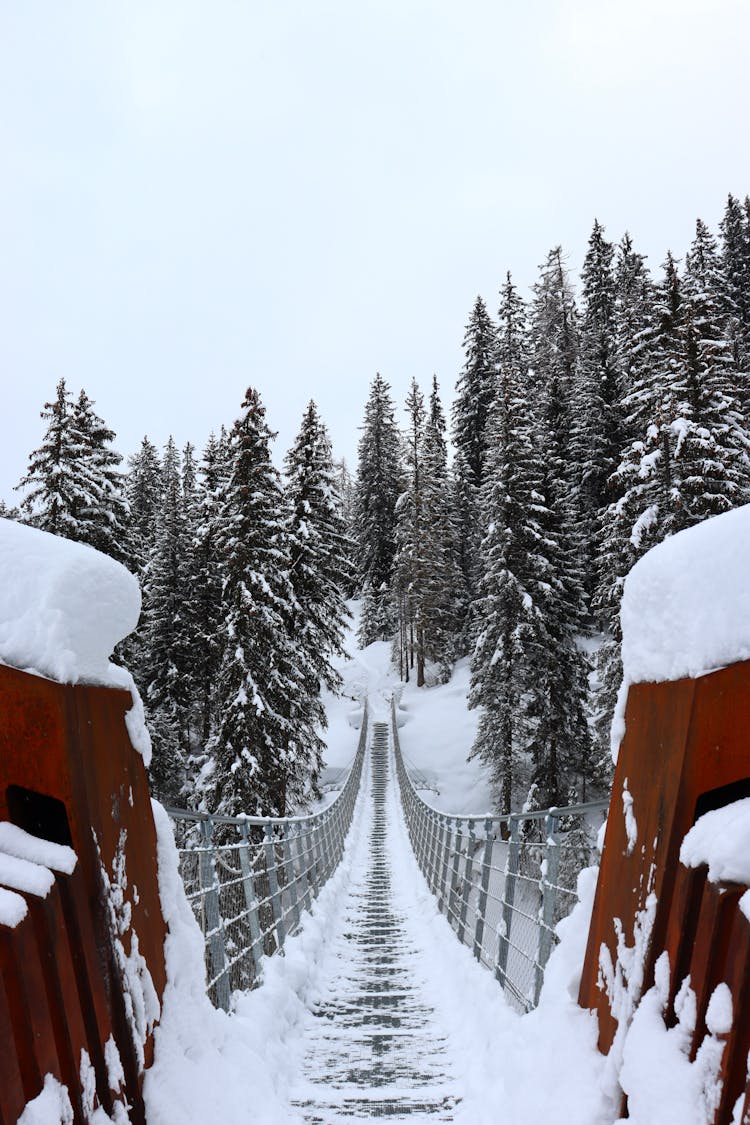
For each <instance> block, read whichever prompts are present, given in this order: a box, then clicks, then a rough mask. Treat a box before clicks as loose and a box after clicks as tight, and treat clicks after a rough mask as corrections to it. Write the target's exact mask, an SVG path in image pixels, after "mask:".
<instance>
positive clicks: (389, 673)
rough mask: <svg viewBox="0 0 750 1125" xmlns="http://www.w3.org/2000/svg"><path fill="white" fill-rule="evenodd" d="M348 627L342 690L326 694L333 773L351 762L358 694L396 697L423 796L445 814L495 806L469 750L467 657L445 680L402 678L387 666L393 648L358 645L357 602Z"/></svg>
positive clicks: (375, 703) (471, 719) (373, 699)
mask: <svg viewBox="0 0 750 1125" xmlns="http://www.w3.org/2000/svg"><path fill="white" fill-rule="evenodd" d="M349 608H350V610H351V612H352V628H351V631H350V633H349V637H348V640H347V651H348V655H349V658H348V659H347V660H340V661H339V662H338V665H337V666H338V669H339V671H340V673H341V675H342V677H343V680H344V689H343V697H341V698H337V697H335V696H332V695H330V693H326V695H325V697H324V701H325V705H326V713H327V715H328V731H327V734H326V741H327V746H328V749H327V753H326V766H327V767H328V768H329V770H330V771H331V773H333V772H334V771H336V770H338V769H340V768H341V767H344V766H348V765H349V764H350V762H351V760H352V758H353V757H354V751H355V750H356V739H355V738H354V737H353V730H354V728H355V726H358V725H359V721H360V717H361V713H360V711H359V710H358V708H357V706H356V703H355V702H354V701H355V700H360V699H363V698H364V696H365V695H368V696H369V698H370V703H371V707H374V708H376V709H377V708H378V707H380V706H382V705H383V704H387V703H388V702H389V701H390V697H391V694H392V693H393V692H395V693H396V696H397V698H400V709H399V725H400V729H399V733H400V737H401V751H402V753H403V755H404V760H405V761H406V764H407V766H408V767H409V769H410V772H412V773H413V775H414V776H415V780H416V781H417V784H418V785H419V784H420V781H422V782H423V783H424V797H425V800H427V801H429V803H430V804H431V805H433V806H434V807H435V808H437V809H440V810H441V811H442V812H448V813H464V814H466V813H484V812H489V811H490V810H491V808H492V800H491V794H490V784H489V777H488V774H487V771H486V769H485V768H484V766H483V765H482V764H481V762H478V761H472V762H468V761H467V757H468V754H469V751H470V750H471V747H472V745H473V742H474V738H475V736H476V729H477V723H478V722H479V714H478V712H477V711H469V710H468V708H467V706H466V697H467V694H468V691H469V662H468V660H467V659H464V660H460V661H459V662H458V664H457V666H456V669H455V671H454V673H453V676H452V677H451V680H450V682H449V683H447V684H439V685H436V686H434V687H428V688H418V687H416V685H415V683H414V682H413V681H412V682H410V683H408V684H402V683H401V681H400V680H399V678H398V674H397V672H396V671H395V670H394V668H393V667H392V665H391V647H390V645H389V644H386V643H385V642H382V641H378V642H376V643H375V644H371V645H369V646H368V647H367V648H366V649H364V650H363V649H359V648H357V645H356V639H355V637H356V628H357V623H358V615H359V604H358V603H357V602H355V601H353V602H350V603H349Z"/></svg>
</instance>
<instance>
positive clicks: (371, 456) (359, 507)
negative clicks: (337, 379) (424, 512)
mask: <svg viewBox="0 0 750 1125" xmlns="http://www.w3.org/2000/svg"><path fill="white" fill-rule="evenodd" d="M400 490H401V449H400V441H399V433H398V427H397V425H396V419H395V415H394V407H393V402H392V400H391V397H390V387H389V386H388V384H387V383H386V381H385V379H383V377H382V376H381V375H379V374H378V375H376V376H375V379H374V380H373V383H372V386H371V388H370V397H369V399H368V400H367V406H366V407H365V420H364V424H363V426H362V437H361V438H360V442H359V467H358V472H357V491H356V499H355V532H356V551H355V564H356V568H357V574H358V576H359V583H360V590H361V595H362V616H361V619H360V627H359V641H360V644H362V645H363V646H365V645H368V644H371V643H372V641H378V640H388V639H389V638H390V637H391V635H392V633H393V630H394V627H395V621H394V615H393V605H392V596H391V578H392V575H393V562H394V557H395V554H396V501H397V499H398V495H399V492H400Z"/></svg>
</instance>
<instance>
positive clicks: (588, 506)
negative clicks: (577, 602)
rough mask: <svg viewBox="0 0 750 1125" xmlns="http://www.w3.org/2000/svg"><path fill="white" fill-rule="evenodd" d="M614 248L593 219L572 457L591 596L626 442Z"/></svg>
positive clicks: (585, 274)
mask: <svg viewBox="0 0 750 1125" xmlns="http://www.w3.org/2000/svg"><path fill="white" fill-rule="evenodd" d="M613 259H614V247H613V245H612V243H611V242H608V241H607V240H606V238H605V237H604V228H603V227H602V226H601V225H600V224H599V223H598V222H594V228H593V231H592V233H591V237H590V238H589V244H588V250H587V252H586V257H585V258H584V262H583V269H582V271H581V281H582V290H583V291H582V314H581V319H580V324H579V329H580V331H579V351H578V359H577V367H576V376H575V379H576V387H575V404H576V409H575V416H574V419H573V442H572V455H573V458H574V462H575V466H576V471H577V472H578V473H579V474H580V476H579V480H578V489H579V496H578V504H579V511H580V514H581V518H582V530H583V549H584V556H583V561H584V574H585V575H586V576H587V582H586V587H587V591H588V593H589V594H590V593H591V591H592V588H593V584H594V576H595V574H596V560H597V558H598V542H597V539H598V534H597V532H598V528H599V522H600V519H601V514H602V511H603V509H604V507H605V505H606V503H607V485H608V482H609V480H610V478H611V476H612V473H613V472H614V470H615V469H616V468H617V465H618V463H619V455H620V450H621V448H622V444H623V421H622V416H621V403H622V388H621V385H620V379H619V369H618V364H617V351H616V340H615V278H614V271H613Z"/></svg>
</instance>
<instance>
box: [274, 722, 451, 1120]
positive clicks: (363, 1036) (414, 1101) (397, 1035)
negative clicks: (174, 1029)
mask: <svg viewBox="0 0 750 1125" xmlns="http://www.w3.org/2000/svg"><path fill="white" fill-rule="evenodd" d="M368 767H369V768H368ZM366 769H367V773H366V780H365V779H363V788H364V793H363V802H364V809H363V813H362V815H363V816H364V817H365V824H364V825H363V828H364V831H362V832H360V834H359V837H358V839H357V842H356V845H355V846H356V853H355V856H354V858H353V865H352V878H351V883H350V886H349V890H348V894H347V897H346V900H345V903H344V905H343V909H342V914H341V917H342V926H341V930H340V932H339V934H338V935H337V937H336V939H335V941H334V942H333V943H332V945H331V947H330V950H329V952H328V955H327V958H326V961H325V962H324V964H323V966H322V972H321V978H320V984H319V988H318V996H317V1002H316V1003H315V1004H314V1006H313V1009H312V1011H311V1012H310V1014H309V1016H308V1018H307V1020H306V1023H305V1026H304V1028H303V1029H302V1034H303V1036H304V1043H305V1045H306V1048H307V1049H306V1055H305V1061H304V1067H303V1076H302V1081H301V1082H300V1083H299V1085H298V1087H297V1088H296V1089H295V1090H293V1095H292V1096H293V1100H294V1103H295V1104H296V1105H297V1106H299V1107H300V1108H302V1109H303V1112H304V1114H305V1119H306V1120H307V1121H309V1122H316V1123H320V1125H329V1123H330V1125H333V1123H334V1122H336V1121H338V1120H342V1119H344V1118H348V1119H351V1118H360V1119H366V1120H369V1119H372V1118H378V1119H384V1120H391V1121H400V1120H403V1119H405V1118H408V1119H409V1120H414V1119H420V1118H424V1119H428V1118H429V1120H431V1121H452V1120H453V1114H452V1112H451V1111H452V1108H453V1107H454V1106H455V1105H456V1104H457V1102H458V1101H459V1099H460V1084H459V1082H458V1080H457V1061H456V1059H455V1058H454V1057H453V1054H452V1051H451V1041H450V1040H451V1030H450V1022H451V1021H450V1019H449V1017H448V1013H447V1012H445V1011H440V1010H439V1008H438V1007H436V1006H435V1005H434V1004H431V1003H430V1002H429V1000H427V999H426V997H429V996H430V994H431V992H433V991H434V990H433V989H431V988H430V980H429V975H430V969H431V958H430V950H429V948H428V947H427V945H426V941H425V938H426V933H425V931H424V927H423V926H421V925H420V918H419V916H418V913H417V906H416V903H415V901H414V898H413V896H410V895H409V894H408V893H407V888H406V887H405V885H404V883H403V880H402V879H400V878H399V873H400V864H399V851H400V849H402V848H403V846H404V842H405V841H404V836H405V828H404V825H403V821H402V819H401V816H402V814H401V810H400V806H399V802H398V798H397V792H396V779H395V770H394V763H393V750H392V747H391V745H390V736H389V728H388V726H387V724H386V723H382V722H380V723H374V724H373V728H372V735H371V744H370V751H369V763H368V765H367V766H366Z"/></svg>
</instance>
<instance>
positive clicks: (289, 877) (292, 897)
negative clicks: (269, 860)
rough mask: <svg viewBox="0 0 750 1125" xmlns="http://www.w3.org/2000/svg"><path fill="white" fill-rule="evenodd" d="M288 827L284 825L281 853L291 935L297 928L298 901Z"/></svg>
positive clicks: (298, 915)
mask: <svg viewBox="0 0 750 1125" xmlns="http://www.w3.org/2000/svg"><path fill="white" fill-rule="evenodd" d="M289 832H290V826H289V825H288V824H285V825H284V835H283V838H282V843H281V847H282V852H283V856H284V871H285V875H286V890H287V892H288V894H289V912H290V914H291V916H292V933H293V932H294V931H295V930H296V929H298V927H299V917H300V914H299V899H298V898H297V876H296V875H295V873H294V858H293V856H292V846H291V841H290V839H289Z"/></svg>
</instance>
